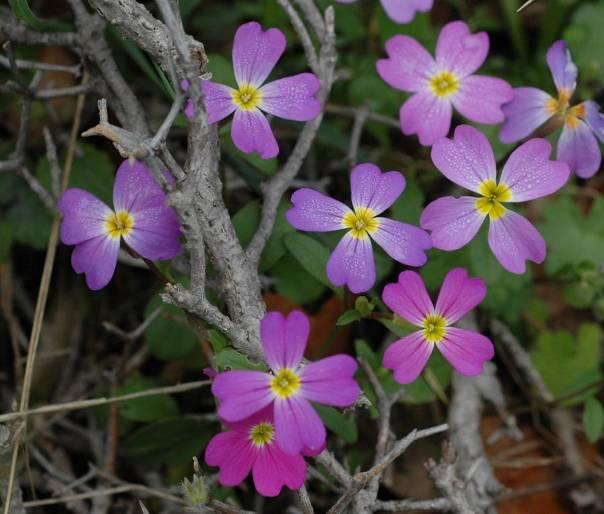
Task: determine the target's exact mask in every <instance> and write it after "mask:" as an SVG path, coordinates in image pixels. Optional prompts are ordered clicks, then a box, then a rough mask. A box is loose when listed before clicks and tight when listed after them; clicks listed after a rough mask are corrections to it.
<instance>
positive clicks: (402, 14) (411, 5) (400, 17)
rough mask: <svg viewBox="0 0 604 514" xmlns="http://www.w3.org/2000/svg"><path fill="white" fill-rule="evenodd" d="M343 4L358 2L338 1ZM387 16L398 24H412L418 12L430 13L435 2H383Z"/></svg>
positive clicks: (417, 0) (421, 0) (415, 0)
mask: <svg viewBox="0 0 604 514" xmlns="http://www.w3.org/2000/svg"><path fill="white" fill-rule="evenodd" d="M337 1H338V2H340V3H342V4H351V3H352V2H356V0H337ZM381 1H382V6H383V7H384V10H385V11H386V14H387V15H388V16H389V17H390V19H392V20H393V21H395V22H397V23H410V22H412V21H413V18H415V13H417V12H428V11H429V10H430V9H432V4H433V3H434V0H381Z"/></svg>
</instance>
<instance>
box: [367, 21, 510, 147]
mask: <svg viewBox="0 0 604 514" xmlns="http://www.w3.org/2000/svg"><path fill="white" fill-rule="evenodd" d="M488 51H489V37H488V36H487V34H486V33H485V32H479V33H478V34H470V30H469V29H468V26H467V25H466V24H465V23H464V22H462V21H454V22H451V23H448V24H447V25H445V26H444V27H443V29H442V30H441V32H440V35H439V36H438V43H437V45H436V60H435V59H433V58H432V56H431V55H430V54H429V53H428V52H427V51H426V50H425V49H424V47H423V46H421V45H420V44H419V43H418V42H417V41H416V40H415V39H413V38H412V37H409V36H394V37H392V38H390V39H389V40H388V41H386V52H387V53H388V59H380V60H379V61H378V62H377V71H378V73H379V75H380V76H381V77H382V78H383V79H384V80H385V81H386V82H387V83H388V84H389V85H391V86H392V87H394V88H396V89H400V90H402V91H409V92H411V93H414V94H413V95H412V96H411V97H410V98H409V99H408V100H407V101H406V102H405V103H404V104H403V105H402V107H401V110H400V120H401V130H402V131H403V134H405V135H411V134H418V136H419V142H420V143H421V144H422V145H426V146H430V145H432V144H433V143H434V141H436V140H437V139H438V138H440V137H444V136H446V135H447V134H448V133H449V128H450V126H451V118H452V115H453V107H455V109H457V111H459V112H460V113H461V114H463V115H464V116H465V117H466V118H468V119H470V120H472V121H476V122H478V123H486V124H495V123H501V122H502V121H503V112H502V111H501V105H502V104H504V103H506V102H509V101H510V100H511V99H512V95H513V93H512V88H511V87H510V86H509V84H508V83H507V82H505V81H503V80H501V79H497V78H493V77H484V76H482V75H474V74H473V73H474V72H475V71H476V70H477V69H478V68H480V66H481V65H482V63H483V62H484V60H485V59H486V57H487V54H488Z"/></svg>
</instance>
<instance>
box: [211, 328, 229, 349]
mask: <svg viewBox="0 0 604 514" xmlns="http://www.w3.org/2000/svg"><path fill="white" fill-rule="evenodd" d="M208 340H209V341H210V344H211V345H212V350H214V352H219V351H220V350H222V349H223V348H226V347H227V346H229V340H228V339H227V338H226V336H225V335H224V334H223V333H222V332H219V331H218V330H214V329H213V328H211V329H210V330H208Z"/></svg>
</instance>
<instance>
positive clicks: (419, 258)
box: [371, 218, 432, 266]
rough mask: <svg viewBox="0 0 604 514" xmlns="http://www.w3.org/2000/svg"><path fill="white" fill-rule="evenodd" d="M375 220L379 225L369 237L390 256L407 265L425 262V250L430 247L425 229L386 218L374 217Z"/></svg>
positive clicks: (429, 239) (430, 243) (419, 264)
mask: <svg viewBox="0 0 604 514" xmlns="http://www.w3.org/2000/svg"><path fill="white" fill-rule="evenodd" d="M376 221H377V222H378V223H379V227H378V229H377V230H376V232H374V233H373V234H371V237H372V238H373V240H374V241H375V242H376V243H377V244H379V245H380V246H381V247H382V248H383V249H384V251H385V252H386V253H387V254H388V255H390V257H392V258H393V259H394V260H395V261H398V262H400V263H401V264H407V265H408V266H423V265H424V264H425V263H426V261H427V260H428V258H427V257H426V250H429V249H430V248H432V239H431V238H430V236H429V235H428V234H427V233H426V232H425V231H423V230H422V229H421V228H419V227H415V226H413V225H409V224H407V223H402V222H400V221H394V220H391V219H388V218H376Z"/></svg>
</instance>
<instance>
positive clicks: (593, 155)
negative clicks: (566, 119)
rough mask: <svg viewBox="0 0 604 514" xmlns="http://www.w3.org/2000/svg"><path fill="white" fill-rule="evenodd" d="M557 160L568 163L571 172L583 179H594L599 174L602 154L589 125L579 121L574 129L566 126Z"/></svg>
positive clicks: (559, 144) (559, 143) (559, 141)
mask: <svg viewBox="0 0 604 514" xmlns="http://www.w3.org/2000/svg"><path fill="white" fill-rule="evenodd" d="M556 158H557V159H558V160H559V161H563V162H565V163H567V164H568V166H569V167H570V169H571V171H574V172H575V173H576V174H577V175H578V176H579V177H581V178H589V177H593V176H594V175H595V174H596V173H597V171H598V170H599V169H600V164H601V163H602V153H601V152H600V145H599V144H598V140H597V139H596V136H594V135H593V133H592V131H591V129H590V128H589V126H588V125H587V123H585V122H583V121H581V120H577V125H576V126H574V127H570V126H569V125H567V124H565V125H564V128H563V129H562V134H561V136H560V139H559V140H558V151H557V154H556Z"/></svg>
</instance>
